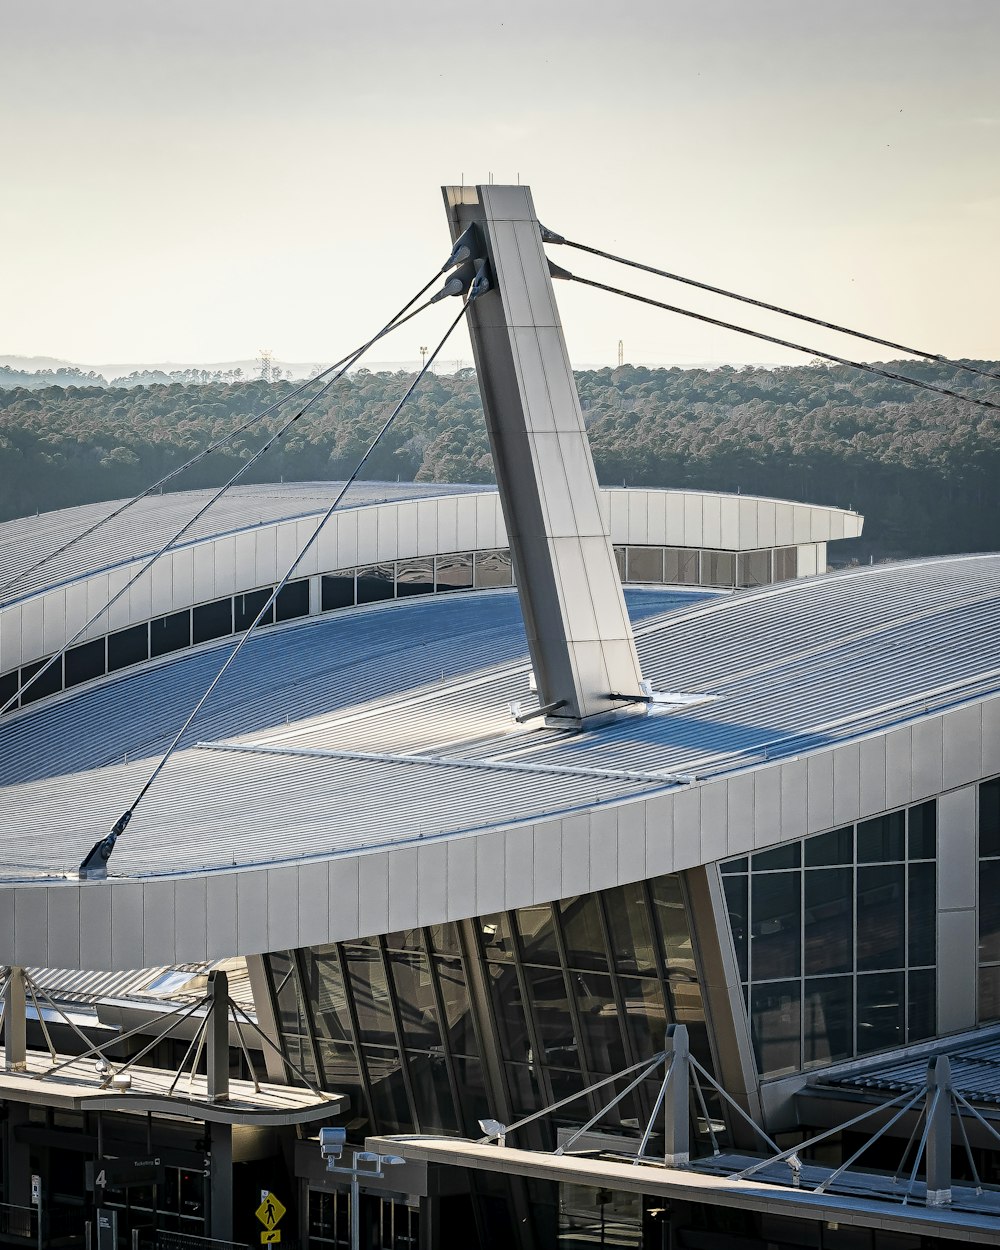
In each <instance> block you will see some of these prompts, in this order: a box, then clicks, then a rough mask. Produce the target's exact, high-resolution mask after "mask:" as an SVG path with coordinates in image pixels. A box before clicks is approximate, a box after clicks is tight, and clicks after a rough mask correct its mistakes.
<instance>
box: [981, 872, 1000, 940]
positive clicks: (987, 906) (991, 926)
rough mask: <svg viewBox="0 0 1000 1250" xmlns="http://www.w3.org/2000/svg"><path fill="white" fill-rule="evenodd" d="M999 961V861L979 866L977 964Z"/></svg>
mask: <svg viewBox="0 0 1000 1250" xmlns="http://www.w3.org/2000/svg"><path fill="white" fill-rule="evenodd" d="M997 961H1000V859H986V860H983V861H982V862H981V863H980V865H979V962H980V963H984V964H989V963H996V962H997Z"/></svg>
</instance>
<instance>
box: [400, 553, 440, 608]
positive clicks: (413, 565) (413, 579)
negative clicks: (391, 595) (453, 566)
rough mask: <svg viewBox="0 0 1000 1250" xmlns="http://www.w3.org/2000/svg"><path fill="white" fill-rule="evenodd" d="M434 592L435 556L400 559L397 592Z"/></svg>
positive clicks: (405, 593)
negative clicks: (419, 558) (418, 558)
mask: <svg viewBox="0 0 1000 1250" xmlns="http://www.w3.org/2000/svg"><path fill="white" fill-rule="evenodd" d="M433 593H434V558H433V556H427V557H426V558H424V559H421V560H398V561H397V562H396V594H397V595H399V597H400V598H403V597H404V596H406V595H432V594H433Z"/></svg>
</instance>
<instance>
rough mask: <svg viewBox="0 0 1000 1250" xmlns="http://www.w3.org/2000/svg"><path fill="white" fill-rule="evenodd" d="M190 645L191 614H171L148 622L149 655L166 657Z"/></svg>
mask: <svg viewBox="0 0 1000 1250" xmlns="http://www.w3.org/2000/svg"><path fill="white" fill-rule="evenodd" d="M190 645H191V613H190V612H171V613H170V615H169V616H160V617H157V618H156V620H155V621H150V622H149V654H150V655H166V654H167V653H168V652H169V651H180V650H182V648H184V647H190Z"/></svg>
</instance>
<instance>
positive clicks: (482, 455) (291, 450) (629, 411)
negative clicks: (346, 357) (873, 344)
mask: <svg viewBox="0 0 1000 1250" xmlns="http://www.w3.org/2000/svg"><path fill="white" fill-rule="evenodd" d="M891 367H892V368H894V369H896V370H897V371H900V372H906V373H907V374H909V375H910V376H912V377H917V378H920V379H923V380H926V381H930V382H934V383H936V384H938V385H944V386H948V387H952V388H954V389H959V390H962V391H964V392H966V393H969V394H975V395H978V396H980V397H983V398H991V399H993V400H994V401H997V402H1000V384H996V383H991V382H990V381H989V380H987V379H981V378H980V379H977V378H975V377H973V376H971V375H968V374H962V373H960V372H958V371H957V370H955V369H954V368H952V367H950V366H938V365H931V364H915V363H913V362H910V361H907V362H897V363H896V364H895V365H893V366H891ZM987 367H990V368H992V369H993V370H994V371H997V372H1000V366H997V365H992V366H987ZM410 380H411V378H410V377H407V376H406V375H404V374H402V373H395V374H388V373H382V374H373V373H367V372H365V371H363V370H362V371H359V372H358V373H356V374H353V375H351V376H350V377H348V378H345V379H343V380H342V381H340V382H339V383H337V385H336V386H335V387H334V388H333V389H332V390H331V391H330V392H329V393H328V394H327V395H326V396H324V398H323V399H322V400H321V401H320V403H318V404H317V406H316V408H315V409H313V410H311V411H310V412H309V413H308V414H307V415H306V416H305V417H303V418H302V420H301V421H299V422H298V423H296V425H295V426H293V427H292V429H291V430H290V431H289V433H288V434H287V435H286V436H285V437H284V439H283V440H282V441H281V443H279V444H277V445H276V446H275V447H274V448H273V449H272V450H271V451H270V452H269V453H268V454H267V455H266V456H264V457H263V458H262V460H261V461H260V462H259V463H258V464H257V465H255V466H254V468H253V470H252V471H251V473H250V474H249V475H248V477H247V478H246V480H247V481H276V480H278V479H279V478H284V479H285V480H292V479H295V480H308V479H316V478H331V479H336V478H342V477H344V476H346V475H347V474H349V473H350V472H351V470H352V469H353V468H354V466H355V464H356V462H357V460H358V459H359V458H360V456H361V455H362V453H363V451H364V449H365V447H366V446H367V444H368V442H369V440H370V438H371V436H372V435H373V433H374V432H375V431H376V430H377V429H378V427H379V424H380V421H381V420H383V419H384V418H385V416H386V415H387V414H388V413H389V412H390V411H391V408H392V406H393V404H394V403H395V402H396V401H397V400H398V398H399V397H400V395H401V394H402V393H403V391H404V390H405V388H406V386H407V384H408V382H409V381H410ZM577 380H578V384H579V388H580V396H581V400H582V402H583V407H584V414H585V417H586V419H587V423H588V428H589V431H590V437H591V442H592V445H593V449H594V457H595V460H596V463H597V471H598V476H599V477H600V479H601V481H602V482H603V483H605V484H609V485H616V484H621V483H623V482H625V483H627V484H629V485H642V486H675V487H677V486H691V487H702V488H708V489H718V490H728V491H743V492H744V493H754V494H768V495H778V496H783V497H786V498H791V499H804V500H809V501H811V502H816V503H832V504H840V505H843V506H850V507H854V508H856V509H858V510H859V511H861V512H863V513H864V514H865V516H866V517H867V518H868V521H867V525H866V535H865V539H864V540H863V543H862V544H861V545H860V546H859V548H858V552H857V554H859V555H860V556H862V557H863V558H866V557H867V554H869V553H872V554H875V555H876V556H880V555H889V554H895V555H901V554H908V555H916V554H922V553H932V552H943V551H970V550H986V549H997V548H1000V513H998V509H997V489H998V486H1000V420H998V418H1000V412H993V411H990V410H989V409H984V408H979V407H977V406H975V405H972V404H966V403H962V402H960V401H958V400H953V399H947V398H945V397H942V396H938V395H934V394H930V393H928V392H924V391H920V390H916V389H914V388H911V387H907V386H904V385H903V384H901V383H894V382H889V381H886V380H883V379H881V378H878V377H875V376H873V375H870V374H865V373H859V372H857V371H855V370H850V369H846V368H839V367H825V366H806V367H802V368H780V369H762V368H753V367H751V368H743V369H734V368H720V369H713V370H702V369H689V370H682V369H656V370H651V369H644V368H638V367H631V366H627V365H626V366H624V367H622V368H619V369H614V370H612V369H602V370H597V371H588V372H583V373H580V374H578V378H577ZM291 390H292V384H291V383H289V382H281V383H277V384H270V385H268V384H265V383H263V382H245V383H238V384H230V385H227V384H209V385H188V386H184V385H179V384H174V385H168V386H145V387H138V388H135V389H130V390H122V389H111V388H105V387H97V386H69V387H65V388H63V387H56V386H50V387H44V388H42V389H38V390H31V391H29V390H26V389H23V388H20V387H16V388H13V389H8V390H0V518H7V517H12V516H18V515H22V514H25V513H30V512H34V511H36V510H40V511H45V510H47V509H51V508H58V507H62V506H65V505H67V504H74V503H83V502H87V501H90V500H96V499H110V498H115V497H119V496H123V495H128V494H131V493H134V492H136V491H138V490H141V489H142V488H143V487H144V486H146V485H147V484H148V483H149V482H150V481H152V480H153V479H155V478H157V477H160V476H162V475H163V474H164V473H166V472H168V471H169V470H170V469H171V468H174V467H175V466H176V465H178V464H180V463H182V462H183V461H184V460H185V459H187V458H188V457H189V456H191V455H192V454H193V453H194V452H196V451H199V450H201V449H202V448H203V447H205V446H206V445H207V444H208V443H209V442H211V441H212V440H213V439H217V438H219V437H220V436H222V435H223V434H226V433H228V432H229V431H230V430H231V429H233V427H234V426H235V425H236V424H238V422H239V421H240V420H241V419H243V418H245V417H246V416H248V415H249V414H251V413H253V412H255V411H259V410H260V409H262V408H264V407H265V406H267V405H268V404H269V403H271V402H273V401H274V400H275V399H277V398H278V397H280V396H281V395H285V394H288V393H289V392H290V391H291ZM300 402H301V401H300ZM286 411H289V412H290V411H292V409H287V410H286ZM276 425H277V419H276V418H275V417H271V418H268V419H267V420H266V421H265V422H263V423H261V424H259V425H257V426H256V427H254V429H253V430H251V431H249V432H247V433H246V434H244V435H241V436H240V437H239V438H238V439H236V440H235V442H234V443H233V444H232V445H231V446H230V447H227V448H225V449H223V450H220V451H218V452H215V453H213V454H212V455H211V456H209V457H208V458H207V459H206V460H204V461H203V462H202V463H201V464H200V465H199V466H197V468H196V469H195V470H194V471H192V472H190V473H187V474H185V475H184V476H183V477H181V478H179V479H178V480H177V481H176V483H175V485H176V487H177V488H179V489H184V488H188V487H196V486H207V485H214V484H216V483H220V482H222V481H223V480H224V478H225V477H226V476H228V475H229V474H231V473H232V472H233V471H234V470H235V468H237V467H238V465H239V464H240V463H241V462H242V461H245V460H246V459H248V458H249V457H250V456H251V455H252V453H253V452H254V451H255V450H256V449H257V447H259V446H260V444H261V442H263V441H264V438H265V433H264V431H265V428H266V429H267V430H268V431H270V430H273V429H275V428H276ZM365 476H366V477H369V478H381V479H389V480H395V479H396V478H397V477H399V478H402V479H403V480H410V479H417V480H422V481H433V480H438V481H449V482H458V481H465V482H488V481H490V480H492V465H491V461H490V455H489V448H488V446H487V441H486V434H485V430H484V426H483V418H482V411H481V407H480V401H479V391H478V386H477V383H476V378H475V375H474V374H473V372H472V371H471V370H464V371H462V372H460V373H458V374H455V375H449V376H440V377H439V376H434V375H431V376H429V377H428V378H427V379H426V381H425V382H424V384H422V386H421V387H420V388H419V389H418V390H417V392H416V393H415V395H414V397H413V400H412V401H411V403H410V404H409V405H408V407H407V409H406V410H404V415H403V416H402V417H401V418H400V420H399V421H398V422H397V424H396V425H395V426H394V427H393V429H392V430H391V431H390V432H389V434H388V435H387V436H386V438H385V440H384V442H383V444H382V445H381V446H380V447H379V449H378V450H377V451H376V453H375V455H374V456H373V457H372V460H371V461H370V462H369V466H368V469H367V471H366V475H365Z"/></svg>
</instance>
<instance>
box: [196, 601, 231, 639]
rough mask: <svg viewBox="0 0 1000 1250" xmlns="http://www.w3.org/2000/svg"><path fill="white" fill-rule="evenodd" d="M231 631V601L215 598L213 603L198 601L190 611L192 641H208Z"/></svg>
mask: <svg viewBox="0 0 1000 1250" xmlns="http://www.w3.org/2000/svg"><path fill="white" fill-rule="evenodd" d="M232 632H233V601H232V598H231V597H230V596H229V595H227V596H226V598H225V599H216V600H215V602H214V603H199V604H198V606H197V607H196V608H193V609H192V611H191V640H192V642H196V643H197V642H208V641H209V640H210V639H212V638H224V637H225V636H226V635H227V634H231V633H232Z"/></svg>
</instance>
